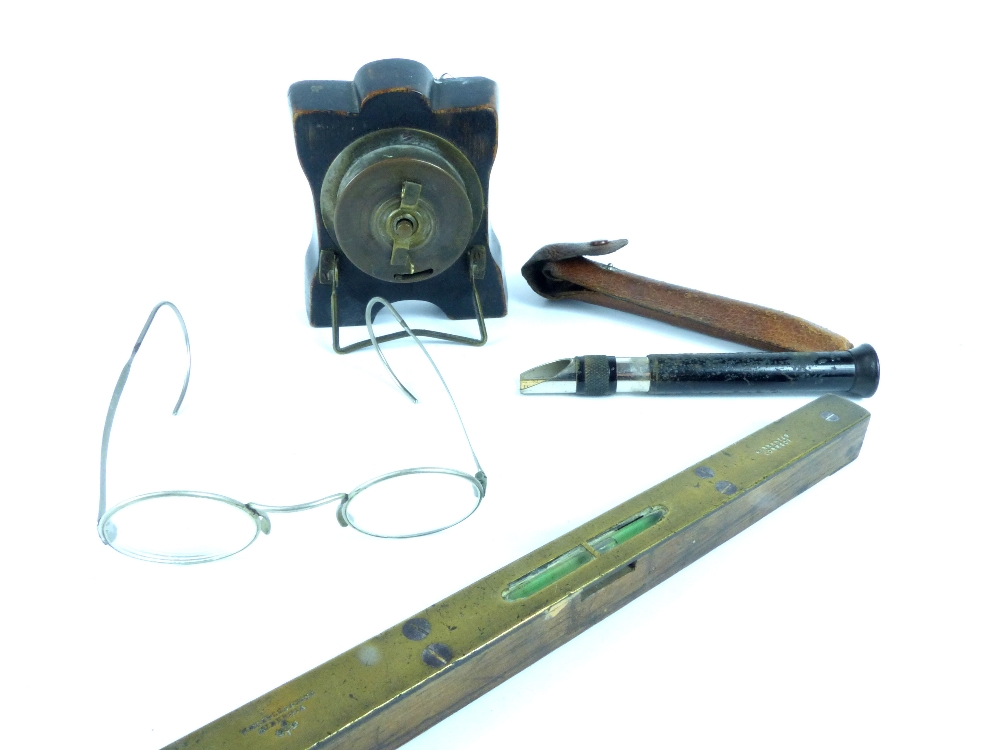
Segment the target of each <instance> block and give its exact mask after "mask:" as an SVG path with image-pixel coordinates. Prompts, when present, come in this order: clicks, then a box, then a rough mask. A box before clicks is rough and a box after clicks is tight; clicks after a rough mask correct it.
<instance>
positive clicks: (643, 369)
mask: <svg viewBox="0 0 1000 750" xmlns="http://www.w3.org/2000/svg"><path fill="white" fill-rule="evenodd" d="M615 362H616V364H617V366H618V388H617V389H616V392H617V393H649V357H616V358H615Z"/></svg>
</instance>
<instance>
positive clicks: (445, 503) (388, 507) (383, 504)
mask: <svg viewBox="0 0 1000 750" xmlns="http://www.w3.org/2000/svg"><path fill="white" fill-rule="evenodd" d="M481 499H482V493H481V491H480V489H479V485H478V484H477V483H476V482H475V481H474V480H473V478H472V477H471V476H469V475H467V474H457V473H447V472H445V471H435V470H431V471H423V472H419V473H412V474H408V473H400V474H397V475H392V474H389V475H386V476H385V477H380V478H378V479H376V480H374V481H373V482H371V483H370V484H367V485H362V486H361V487H360V488H358V489H356V490H354V491H353V492H351V494H350V499H349V500H348V502H347V503H346V507H345V509H344V515H345V516H346V517H347V519H348V521H349V522H350V524H351V526H353V527H354V528H356V529H357V530H358V531H361V532H364V533H365V534H370V535H371V536H380V537H408V536H422V535H424V534H431V533H433V532H435V531H440V530H442V529H446V528H448V527H449V526H454V525H455V524H457V523H459V522H460V521H463V520H465V519H466V518H468V517H469V516H470V515H472V513H473V511H475V510H476V508H478V507H479V502H480V500H481Z"/></svg>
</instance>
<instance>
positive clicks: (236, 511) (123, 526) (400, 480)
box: [97, 297, 486, 564]
mask: <svg viewBox="0 0 1000 750" xmlns="http://www.w3.org/2000/svg"><path fill="white" fill-rule="evenodd" d="M376 305H383V306H385V308H386V309H387V310H388V311H389V312H390V313H391V314H392V316H393V317H394V318H395V319H396V322H397V323H398V324H399V325H400V326H401V327H402V329H403V331H404V332H405V334H407V335H409V336H410V337H411V338H412V339H413V340H414V341H415V342H416V343H417V346H419V347H420V350H421V351H422V352H423V354H424V356H426V357H427V360H428V361H429V362H430V364H431V367H433V369H434V372H435V374H436V375H437V377H438V379H439V380H440V381H441V385H442V386H443V387H444V390H445V392H446V393H447V395H448V399H449V400H450V402H451V405H452V407H453V408H454V410H455V415H456V416H457V417H458V423H459V425H460V426H461V428H462V434H463V436H464V437H465V442H466V444H467V445H468V446H469V452H470V453H471V454H472V460H473V462H474V463H475V465H476V473H475V474H469V473H466V472H464V471H459V470H457V469H452V468H447V467H441V466H418V467H413V468H409V469H401V470H399V471H392V472H389V473H387V474H382V475H380V476H377V477H374V478H372V479H369V480H368V481H366V482H363V483H362V484H360V485H358V486H357V487H355V488H354V489H353V490H351V491H350V492H336V493H334V494H332V495H327V496H325V497H321V498H319V499H318V500H313V501H311V502H307V503H301V504H298V505H263V504H260V503H241V502H239V501H238V500H235V499H233V498H231V497H227V496H225V495H217V494H214V493H210V492H200V491H192V490H164V491H159V492H149V493H146V494H142V495H137V496H135V497H131V498H129V499H127V500H124V501H122V502H120V503H118V504H116V505H114V506H112V507H110V508H108V507H107V465H108V447H109V445H110V442H111V426H112V423H113V422H114V417H115V412H116V411H117V409H118V403H119V401H120V400H121V396H122V392H123V391H124V389H125V383H126V382H127V380H128V376H129V373H130V371H131V369H132V363H133V361H134V360H135V356H136V354H137V353H138V351H139V347H140V346H141V345H142V342H143V339H145V337H146V333H147V332H148V331H149V327H150V325H152V323H153V319H154V318H155V317H156V314H157V312H159V311H160V309H161V308H164V307H166V308H169V309H170V310H172V311H173V312H174V314H175V315H176V316H177V320H178V322H179V323H180V327H181V331H182V332H183V334H184V346H185V349H186V352H187V360H188V361H187V372H186V374H185V376H184V385H183V386H182V388H181V393H180V396H179V397H178V399H177V403H176V404H175V405H174V409H173V414H175V415H176V414H177V412H178V410H179V409H180V407H181V404H182V403H183V402H184V396H185V395H186V394H187V389H188V383H189V382H190V378H191V341H190V338H189V336H188V330H187V325H186V324H185V322H184V317H183V316H182V315H181V312H180V310H178V309H177V306H176V305H174V304H173V303H172V302H166V301H164V302H160V303H159V304H157V305H156V306H155V307H153V309H152V311H150V313H149V317H147V319H146V324H145V325H144V326H143V328H142V331H141V332H140V333H139V338H138V339H137V340H136V342H135V346H134V347H133V348H132V354H131V356H129V358H128V361H127V362H126V363H125V367H124V368H122V372H121V375H119V377H118V382H117V384H116V385H115V389H114V392H113V393H112V395H111V403H110V405H109V406H108V414H107V417H106V418H105V421H104V435H103V438H102V441H101V486H100V501H99V503H98V510H97V519H98V520H97V533H98V536H100V538H101V541H103V542H104V543H105V544H107V545H109V546H111V547H112V548H114V549H115V550H117V551H118V552H121V553H123V554H125V555H128V556H130V557H134V558H137V559H140V560H148V561H151V562H161V563H178V564H191V563H202V562H211V561H213V560H219V559H222V558H224V557H229V556H231V555H234V554H236V553H237V552H240V551H242V550H244V549H246V548H247V547H249V546H250V545H251V544H252V543H253V542H254V540H256V539H257V537H258V536H260V534H261V533H263V534H269V533H270V531H271V520H270V518H269V514H275V513H295V512H298V511H303V510H310V509H312V508H318V507H320V506H322V505H327V504H329V503H339V507H338V508H337V520H338V521H339V522H340V524H341V525H342V526H351V527H353V528H355V529H357V530H358V531H360V532H362V533H364V534H368V535H369V536H376V537H382V538H390V539H402V538H408V537H416V536H425V535H427V534H434V533H437V532H439V531H444V530H445V529H448V528H451V527H452V526H455V525H456V524H458V523H461V522H462V521H464V520H465V519H466V518H468V517H469V516H470V515H472V514H473V513H474V512H475V511H476V509H477V508H478V507H479V504H480V503H481V502H482V499H483V497H484V496H485V494H486V474H485V473H484V472H483V469H482V467H481V466H480V465H479V459H478V458H477V457H476V452H475V450H474V449H473V447H472V442H471V441H470V440H469V435H468V431H467V430H466V429H465V423H464V422H463V421H462V415H461V414H460V413H459V411H458V406H457V405H456V404H455V399H454V397H453V396H452V394H451V390H450V389H449V388H448V384H447V383H445V380H444V377H443V376H442V375H441V371H440V370H439V369H438V367H437V365H436V364H435V362H434V360H433V359H432V358H431V355H430V354H429V353H428V351H427V349H426V348H425V347H424V345H423V342H421V341H420V339H419V338H418V337H417V336H416V335H415V334H414V333H413V331H412V330H410V327H409V326H408V325H407V324H406V321H404V320H403V318H402V316H400V314H399V313H398V312H397V311H396V309H395V308H394V307H393V306H392V304H391V303H390V302H389V301H388V300H386V299H383V298H381V297H374V298H372V299H371V300H370V301H369V302H368V306H367V308H366V310H365V323H366V325H367V327H368V335H369V337H370V339H371V341H372V345H373V346H374V348H375V351H376V352H377V353H378V356H379V359H380V360H381V362H382V364H383V365H384V366H385V368H386V369H387V370H388V372H389V374H390V375H391V376H392V378H393V379H394V380H395V381H396V384H397V385H398V386H399V388H400V389H401V390H402V391H403V393H404V394H405V395H406V396H407V397H408V398H409V399H410V400H411V401H412V402H414V403H416V402H417V399H416V397H415V396H414V395H413V394H412V393H411V392H410V391H409V390H408V389H407V388H406V387H405V386H404V385H403V384H402V382H401V381H400V380H399V378H398V377H397V376H396V373H395V372H393V369H392V367H390V366H389V363H388V361H387V360H386V358H385V354H384V353H383V352H382V349H381V348H380V347H379V343H378V341H377V340H376V336H375V332H374V330H373V328H372V316H373V309H374V307H375V306H376Z"/></svg>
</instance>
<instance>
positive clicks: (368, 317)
mask: <svg viewBox="0 0 1000 750" xmlns="http://www.w3.org/2000/svg"><path fill="white" fill-rule="evenodd" d="M375 305H383V306H384V307H385V309H387V310H388V311H389V312H390V313H391V314H392V317H394V318H395V319H396V322H397V323H399V325H400V327H401V328H402V329H403V330H402V331H401V332H400V333H402V334H403V335H408V336H409V337H410V338H412V339H413V340H414V341H415V342H416V344H417V346H419V347H420V351H422V352H423V353H424V356H425V357H427V361H428V362H430V363H431V367H433V368H434V372H435V374H437V376H438V380H440V381H441V385H442V386H443V387H444V392H445V393H447V394H448V400H449V401H451V408H452V409H454V410H455V416H456V417H458V424H459V426H460V427H461V428H462V435H464V436H465V442H466V444H467V445H468V446H469V452H470V453H471V454H472V460H473V461H474V462H475V464H476V479H478V480H479V482H480V484H482V486H483V495H485V494H486V474H485V473H484V472H483V467H482V466H480V465H479V458H478V457H477V456H476V451H475V449H474V448H473V447H472V441H471V440H469V431H468V430H466V429H465V422H464V421H463V420H462V414H461V413H460V412H459V411H458V404H456V403H455V397H454V396H452V395H451V389H450V388H449V387H448V384H447V383H446V382H445V381H444V376H443V375H442V374H441V371H440V370H439V369H438V366H437V364H436V363H435V362H434V359H433V358H432V357H431V355H430V352H428V351H427V349H426V347H424V342H423V341H421V340H420V339H419V338H418V336H417V334H418V333H421V332H420V331H419V330H418V331H413V330H410V327H409V326H408V325H407V324H406V321H405V320H403V316H402V315H400V314H399V312H398V311H397V310H396V308H395V307H393V306H392V303H391V302H389V300H387V299H385V298H384V297H372V298H371V299H370V300H368V306H367V307H366V308H365V325H366V326H368V338H369V339H370V340H371V345H372V346H373V347H375V352H376V353H377V354H378V357H379V359H380V360H382V364H383V365H384V366H385V369H386V370H388V371H389V374H390V375H392V379H393V380H395V381H396V385H398V386H399V388H400V390H402V391H403V393H404V394H405V395H406V396H407V398H409V399H410V401H412V402H413V403H417V397H416V396H414V395H413V394H412V393H411V392H410V390H409V388H407V387H406V386H405V385H403V383H402V381H401V380H400V379H399V378H398V377H397V376H396V373H395V372H393V370H392V368H391V367H390V366H389V362H388V360H386V358H385V354H383V353H382V347H380V346H379V342H380V341H384V340H386V337H384V336H382V337H376V336H375V331H374V329H373V328H372V310H373V308H374V307H375ZM393 335H395V334H393Z"/></svg>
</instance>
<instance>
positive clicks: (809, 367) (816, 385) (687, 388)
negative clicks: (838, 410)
mask: <svg viewBox="0 0 1000 750" xmlns="http://www.w3.org/2000/svg"><path fill="white" fill-rule="evenodd" d="M878 379H879V363H878V355H877V354H876V353H875V350H874V349H873V348H872V347H871V346H869V345H868V344H861V345H860V346H856V347H854V348H853V349H848V350H846V351H838V352H777V353H773V352H740V353H738V354H650V355H649V356H647V357H606V356H603V355H600V356H595V355H589V356H585V357H573V358H572V359H560V360H558V361H556V362H550V363H549V364H547V365H541V366H540V367H534V368H532V369H530V370H528V371H526V372H523V373H521V393H573V394H576V395H578V396H610V395H612V394H614V393H648V394H651V395H655V396H685V395H699V394H706V395H741V394H747V393H846V394H847V395H849V396H863V397H868V396H871V395H872V394H873V393H875V391H876V389H877V388H878Z"/></svg>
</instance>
